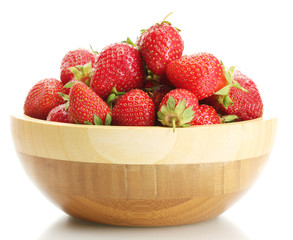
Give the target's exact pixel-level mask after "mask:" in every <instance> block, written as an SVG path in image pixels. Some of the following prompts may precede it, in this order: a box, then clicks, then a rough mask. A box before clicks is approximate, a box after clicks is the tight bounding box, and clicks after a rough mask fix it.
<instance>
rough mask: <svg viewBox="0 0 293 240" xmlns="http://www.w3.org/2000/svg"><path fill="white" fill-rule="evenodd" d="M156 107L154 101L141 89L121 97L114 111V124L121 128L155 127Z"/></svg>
mask: <svg viewBox="0 0 293 240" xmlns="http://www.w3.org/2000/svg"><path fill="white" fill-rule="evenodd" d="M154 121H155V106H154V103H153V101H152V99H151V98H150V97H149V96H148V95H147V93H145V92H144V91H142V90H140V89H133V90H131V91H129V92H127V93H126V94H124V95H122V96H120V97H119V98H118V100H117V102H116V104H115V106H114V107H113V110H112V124H113V125H119V126H153V125H154Z"/></svg>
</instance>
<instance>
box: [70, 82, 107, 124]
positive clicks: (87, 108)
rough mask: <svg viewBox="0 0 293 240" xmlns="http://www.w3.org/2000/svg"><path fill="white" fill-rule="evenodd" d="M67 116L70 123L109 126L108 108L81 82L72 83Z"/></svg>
mask: <svg viewBox="0 0 293 240" xmlns="http://www.w3.org/2000/svg"><path fill="white" fill-rule="evenodd" d="M68 114H69V119H70V122H72V123H76V122H78V123H85V124H95V125H102V124H106V125H109V124H110V114H111V111H110V108H109V107H108V105H107V104H106V103H105V102H104V101H103V100H102V99H101V98H100V97H99V96H98V95H97V94H96V93H95V92H94V91H93V90H92V89H91V88H89V87H88V86H86V85H85V84H84V83H82V82H77V83H74V84H73V86H72V87H71V90H70V94H69V105H68Z"/></svg>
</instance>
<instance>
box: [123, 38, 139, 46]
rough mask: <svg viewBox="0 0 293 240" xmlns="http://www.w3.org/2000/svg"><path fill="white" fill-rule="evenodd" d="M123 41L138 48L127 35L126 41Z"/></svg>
mask: <svg viewBox="0 0 293 240" xmlns="http://www.w3.org/2000/svg"><path fill="white" fill-rule="evenodd" d="M122 42H123V43H127V44H129V45H131V46H133V47H135V48H138V47H137V45H136V44H135V43H134V42H133V41H132V40H131V39H130V38H129V37H127V39H126V41H122Z"/></svg>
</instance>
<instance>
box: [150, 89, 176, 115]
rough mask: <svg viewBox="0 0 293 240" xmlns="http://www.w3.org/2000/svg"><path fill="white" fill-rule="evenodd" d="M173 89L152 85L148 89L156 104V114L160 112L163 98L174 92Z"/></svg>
mask: <svg viewBox="0 0 293 240" xmlns="http://www.w3.org/2000/svg"><path fill="white" fill-rule="evenodd" d="M172 89H173V88H172V87H170V86H168V85H151V86H148V88H146V91H147V93H148V94H149V96H150V97H151V99H152V100H153V102H154V104H155V112H157V111H158V109H159V106H160V103H161V102H162V99H163V97H164V96H165V95H166V94H167V93H168V92H170V91H171V90H172Z"/></svg>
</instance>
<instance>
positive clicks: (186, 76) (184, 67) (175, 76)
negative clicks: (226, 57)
mask: <svg viewBox="0 0 293 240" xmlns="http://www.w3.org/2000/svg"><path fill="white" fill-rule="evenodd" d="M166 72H167V77H168V78H169V79H170V81H171V83H173V85H174V86H175V87H176V88H184V89H187V90H189V91H191V92H192V93H193V94H195V95H196V96H197V98H198V99H199V100H201V99H203V98H206V97H208V96H211V95H212V94H213V93H214V92H216V91H218V90H220V89H221V88H223V87H224V86H225V85H226V84H227V81H226V78H225V75H224V71H223V67H222V64H221V63H220V61H219V60H218V59H217V58H216V57H215V56H213V55H212V54H210V53H197V54H194V55H191V56H182V57H181V58H180V59H178V60H175V61H173V62H171V63H170V64H168V66H167V71H166Z"/></svg>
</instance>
